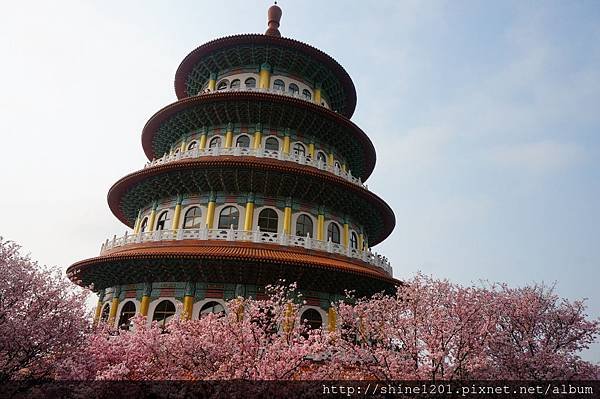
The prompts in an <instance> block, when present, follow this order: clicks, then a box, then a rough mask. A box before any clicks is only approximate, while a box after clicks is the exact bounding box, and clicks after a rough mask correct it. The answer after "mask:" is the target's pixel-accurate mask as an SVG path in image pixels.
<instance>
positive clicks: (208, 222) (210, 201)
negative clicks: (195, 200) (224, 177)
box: [206, 192, 217, 229]
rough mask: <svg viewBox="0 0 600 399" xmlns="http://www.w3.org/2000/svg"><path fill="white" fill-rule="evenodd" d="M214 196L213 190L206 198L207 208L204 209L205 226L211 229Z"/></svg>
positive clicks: (213, 216) (213, 215)
mask: <svg viewBox="0 0 600 399" xmlns="http://www.w3.org/2000/svg"><path fill="white" fill-rule="evenodd" d="M216 200H217V199H216V197H215V194H214V193H213V192H211V193H210V196H209V198H208V209H207V211H206V227H207V228H208V229H212V228H213V224H214V220H215V204H216Z"/></svg>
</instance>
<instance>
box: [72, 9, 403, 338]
mask: <svg viewBox="0 0 600 399" xmlns="http://www.w3.org/2000/svg"><path fill="white" fill-rule="evenodd" d="M280 19H281V9H280V8H279V7H278V6H277V5H274V6H271V7H270V8H269V10H268V29H267V31H266V32H265V34H241V35H235V36H227V37H223V38H220V39H216V40H213V41H210V42H208V43H205V44H203V45H201V46H200V47H198V48H196V49H195V50H193V51H192V52H191V53H190V54H188V56H187V57H185V59H184V60H183V61H182V62H181V64H180V65H179V68H178V69H177V72H176V75H175V93H176V94H177V101H175V102H174V103H172V104H170V105H167V106H166V107H164V108H163V109H161V110H160V111H158V112H156V113H155V114H154V115H153V116H152V117H151V118H150V120H149V121H148V122H147V123H146V125H145V126H144V128H143V131H142V147H143V149H144V152H145V154H146V156H147V157H148V160H149V161H148V163H147V164H146V165H145V166H144V167H143V169H141V170H138V171H136V172H133V173H131V174H129V175H127V176H125V177H123V178H121V179H120V180H119V181H117V182H116V183H115V184H114V185H113V186H112V187H111V188H110V190H109V192H108V203H109V206H110V209H111V211H112V212H113V214H114V215H115V216H116V217H117V218H118V219H119V220H120V221H122V222H123V223H124V224H125V225H127V226H128V228H130V230H129V231H127V232H125V234H124V235H123V236H120V237H117V236H113V237H112V238H109V239H107V240H106V242H104V243H103V244H102V247H101V250H100V255H99V256H97V257H94V258H90V259H86V260H82V261H79V262H77V263H75V264H73V265H72V266H70V267H69V268H68V270H67V275H68V277H69V278H70V279H71V280H72V281H73V282H74V283H76V284H79V285H81V286H84V287H89V286H92V287H93V290H94V291H95V292H96V293H97V294H98V306H97V309H96V314H95V321H96V322H97V321H98V320H104V321H107V322H108V323H111V324H113V325H114V326H118V327H121V328H128V326H129V319H130V318H131V317H132V316H134V315H136V314H140V315H144V316H148V322H151V321H152V320H155V321H158V322H159V323H165V322H166V321H167V320H169V319H170V318H173V317H181V318H193V319H196V318H199V317H201V316H202V315H203V314H206V313H209V312H221V311H224V310H225V308H226V307H225V305H226V301H227V300H229V299H232V298H235V297H238V296H242V297H246V298H255V299H263V298H265V295H266V293H265V287H266V286H267V285H269V284H276V283H278V282H281V281H285V282H286V283H291V282H296V283H297V286H298V290H299V291H300V292H302V294H303V297H304V299H305V301H306V303H305V305H304V306H303V307H302V309H301V310H300V314H299V315H298V317H301V318H302V319H306V320H308V322H309V323H310V325H311V326H312V327H314V328H319V327H323V328H325V326H328V328H330V329H333V328H336V325H335V313H334V311H333V308H332V307H331V304H332V303H333V302H335V301H337V300H340V299H342V298H344V296H345V292H346V291H347V290H350V291H354V292H355V294H356V295H357V296H365V295H371V294H373V293H376V292H381V291H385V292H388V293H391V292H393V291H394V290H395V288H396V286H398V285H399V284H400V282H399V281H398V280H396V279H394V278H393V276H392V268H391V266H390V264H389V262H388V260H387V259H386V258H385V257H383V256H381V255H378V254H376V253H374V252H373V251H372V250H371V247H372V246H374V245H376V244H378V243H380V242H381V241H383V240H384V239H385V238H386V237H388V236H389V234H390V233H391V232H392V230H393V228H394V225H395V217H394V213H393V212H392V210H391V208H390V207H389V206H388V205H387V204H386V203H385V202H384V201H383V200H382V199H381V198H379V197H378V196H377V195H375V194H374V193H372V192H371V191H369V190H368V188H367V186H366V184H365V181H366V180H367V178H368V177H369V175H370V174H371V172H372V171H373V168H374V166H375V149H374V147H373V144H372V143H371V141H370V140H369V138H368V136H367V135H366V134H365V133H364V132H363V131H362V130H361V129H360V128H359V127H358V126H356V125H355V124H354V123H353V122H351V121H350V118H351V117H352V114H353V112H354V108H355V106H356V91H355V88H354V84H353V82H352V80H351V79H350V76H349V75H348V73H347V72H346V71H345V70H344V68H343V67H342V66H341V65H340V64H338V63H337V62H336V61H335V60H334V59H333V58H331V57H330V56H328V55H327V54H325V53H324V52H322V51H320V50H318V49H316V48H314V47H311V46H309V45H307V44H304V43H302V42H299V41H296V40H293V39H289V38H284V37H281V34H280V32H279V23H280Z"/></svg>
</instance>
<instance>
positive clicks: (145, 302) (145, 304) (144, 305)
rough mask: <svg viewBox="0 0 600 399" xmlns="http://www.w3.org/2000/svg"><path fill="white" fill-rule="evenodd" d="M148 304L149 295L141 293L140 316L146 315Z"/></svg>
mask: <svg viewBox="0 0 600 399" xmlns="http://www.w3.org/2000/svg"><path fill="white" fill-rule="evenodd" d="M148 306H150V295H143V296H142V303H141V304H140V316H148Z"/></svg>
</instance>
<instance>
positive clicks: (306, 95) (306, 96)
mask: <svg viewBox="0 0 600 399" xmlns="http://www.w3.org/2000/svg"><path fill="white" fill-rule="evenodd" d="M302 98H304V99H305V100H310V99H311V98H312V95H311V94H310V91H308V90H306V89H304V90H302Z"/></svg>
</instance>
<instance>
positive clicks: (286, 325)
mask: <svg viewBox="0 0 600 399" xmlns="http://www.w3.org/2000/svg"><path fill="white" fill-rule="evenodd" d="M293 328H294V308H293V307H292V304H291V303H287V304H286V306H285V313H284V320H283V331H285V332H286V333H289V332H290V331H292V329H293Z"/></svg>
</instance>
